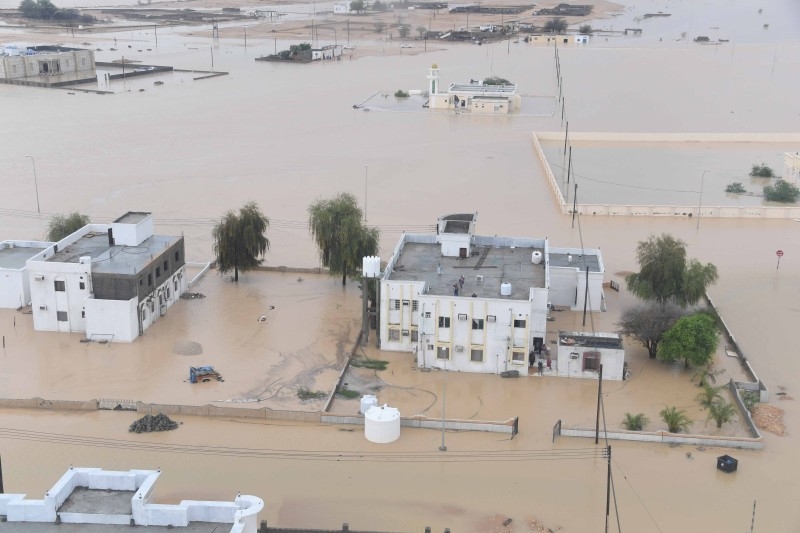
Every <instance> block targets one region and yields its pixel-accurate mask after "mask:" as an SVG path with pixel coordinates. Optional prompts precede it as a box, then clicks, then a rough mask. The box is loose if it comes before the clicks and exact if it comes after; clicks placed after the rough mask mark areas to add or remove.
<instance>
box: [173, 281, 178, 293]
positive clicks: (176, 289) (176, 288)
mask: <svg viewBox="0 0 800 533" xmlns="http://www.w3.org/2000/svg"><path fill="white" fill-rule="evenodd" d="M174 283H175V292H178V280H177V279H176V280H175V281H174Z"/></svg>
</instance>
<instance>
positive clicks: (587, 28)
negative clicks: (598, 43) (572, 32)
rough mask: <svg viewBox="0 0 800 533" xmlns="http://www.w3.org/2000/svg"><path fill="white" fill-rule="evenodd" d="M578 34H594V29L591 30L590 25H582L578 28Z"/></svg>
mask: <svg viewBox="0 0 800 533" xmlns="http://www.w3.org/2000/svg"><path fill="white" fill-rule="evenodd" d="M578 32H579V33H585V34H587V35H591V34H592V33H593V32H594V28H592V25H591V24H583V25H582V26H581V27H580V28H578Z"/></svg>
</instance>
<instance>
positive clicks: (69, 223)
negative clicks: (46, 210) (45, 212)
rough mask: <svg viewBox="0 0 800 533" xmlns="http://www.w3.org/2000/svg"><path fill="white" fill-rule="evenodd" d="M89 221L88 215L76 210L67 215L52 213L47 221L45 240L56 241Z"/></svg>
mask: <svg viewBox="0 0 800 533" xmlns="http://www.w3.org/2000/svg"><path fill="white" fill-rule="evenodd" d="M88 223H89V217H88V216H86V215H82V214H81V213H78V212H77V211H76V212H74V213H70V214H69V215H53V216H52V217H50V221H49V222H48V223H47V240H48V241H52V242H58V241H60V240H61V239H63V238H64V237H66V236H67V235H71V234H73V233H75V232H76V231H78V230H79V229H81V228H82V227H84V226H85V225H86V224H88Z"/></svg>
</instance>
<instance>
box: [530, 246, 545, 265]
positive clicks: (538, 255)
mask: <svg viewBox="0 0 800 533" xmlns="http://www.w3.org/2000/svg"><path fill="white" fill-rule="evenodd" d="M541 262H542V252H540V251H539V250H534V251H533V253H532V254H531V263H533V264H534V265H538V264H539V263H541Z"/></svg>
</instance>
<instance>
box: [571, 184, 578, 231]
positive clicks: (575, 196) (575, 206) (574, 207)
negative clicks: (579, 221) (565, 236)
mask: <svg viewBox="0 0 800 533" xmlns="http://www.w3.org/2000/svg"><path fill="white" fill-rule="evenodd" d="M577 213H578V184H577V183H576V184H575V194H573V195H572V229H575V215H576V214H577Z"/></svg>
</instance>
